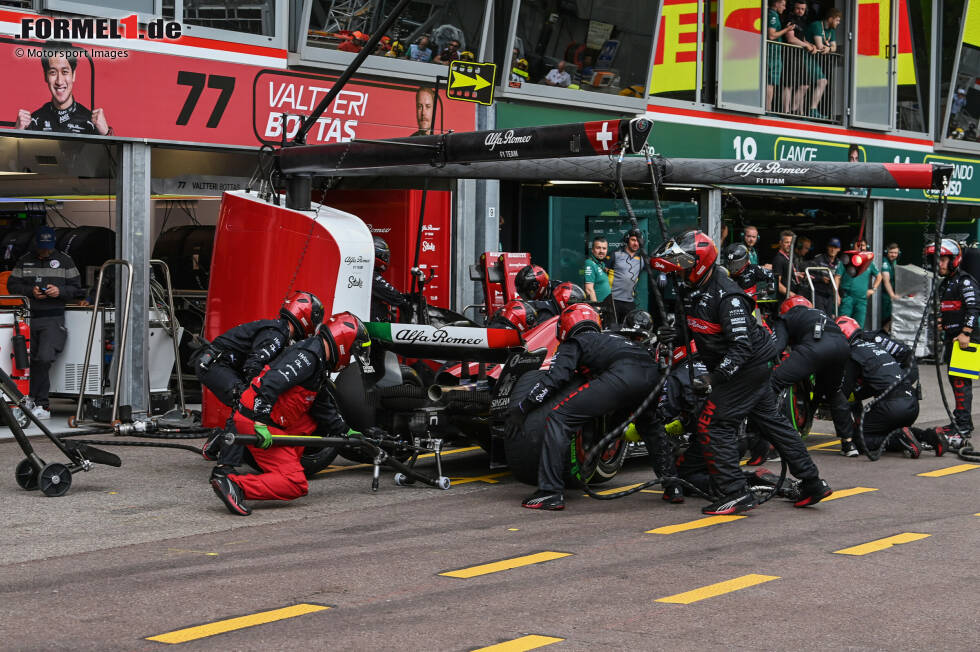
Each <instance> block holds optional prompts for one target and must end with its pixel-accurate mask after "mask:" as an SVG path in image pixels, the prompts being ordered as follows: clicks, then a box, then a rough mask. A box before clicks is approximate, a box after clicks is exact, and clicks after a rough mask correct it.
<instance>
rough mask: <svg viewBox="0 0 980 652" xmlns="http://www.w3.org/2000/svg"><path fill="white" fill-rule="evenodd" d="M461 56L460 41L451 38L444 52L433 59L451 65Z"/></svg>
mask: <svg viewBox="0 0 980 652" xmlns="http://www.w3.org/2000/svg"><path fill="white" fill-rule="evenodd" d="M459 58H460V56H459V41H457V40H456V39H451V40H450V41H449V43H448V44H447V45H446V47H445V48H443V50H442V52H440V53H439V54H437V55H436V58H435V59H433V62H434V63H441V64H444V65H447V66H448V65H449V64H450V63H452V62H453V61H458V60H459Z"/></svg>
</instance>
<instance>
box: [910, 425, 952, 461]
mask: <svg viewBox="0 0 980 652" xmlns="http://www.w3.org/2000/svg"><path fill="white" fill-rule="evenodd" d="M912 434H913V435H915V438H916V439H918V440H919V441H920V442H921V443H922V448H923V449H925V447H926V444H928V445H929V448H931V449H932V452H934V453H935V454H936V457H942V456H943V455H945V454H946V451H948V450H949V440H948V439H947V438H946V433H945V432H943V430H942V429H941V428H927V429H924V430H923V429H922V428H912Z"/></svg>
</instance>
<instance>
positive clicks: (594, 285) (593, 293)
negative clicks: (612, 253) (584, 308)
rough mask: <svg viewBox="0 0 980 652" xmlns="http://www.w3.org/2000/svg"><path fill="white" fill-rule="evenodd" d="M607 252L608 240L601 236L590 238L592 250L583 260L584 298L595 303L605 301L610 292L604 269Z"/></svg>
mask: <svg viewBox="0 0 980 652" xmlns="http://www.w3.org/2000/svg"><path fill="white" fill-rule="evenodd" d="M608 251H609V241H608V240H606V239H605V238H603V237H602V236H601V235H597V236H596V237H594V238H592V250H591V251H590V252H589V256H588V257H587V258H586V259H585V298H586V299H588V300H589V301H593V302H595V303H599V302H601V301H605V299H606V297H608V296H609V293H610V292H612V288H611V287H609V270H608V269H607V268H606V260H607V253H608Z"/></svg>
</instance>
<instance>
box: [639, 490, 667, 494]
mask: <svg viewBox="0 0 980 652" xmlns="http://www.w3.org/2000/svg"><path fill="white" fill-rule="evenodd" d="M640 493H641V494H662V493H663V491H662V490H660V489H640Z"/></svg>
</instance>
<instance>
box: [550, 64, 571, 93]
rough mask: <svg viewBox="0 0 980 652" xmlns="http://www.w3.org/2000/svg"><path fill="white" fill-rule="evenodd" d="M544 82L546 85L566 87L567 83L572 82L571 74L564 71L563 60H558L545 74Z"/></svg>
mask: <svg viewBox="0 0 980 652" xmlns="http://www.w3.org/2000/svg"><path fill="white" fill-rule="evenodd" d="M544 83H545V84H547V85H548V86H558V87H560V88H568V85H569V84H571V83H572V76H571V75H569V74H568V73H567V72H565V62H564V61H559V62H558V65H557V66H555V67H554V68H552V69H551V70H549V71H548V74H547V75H545V78H544Z"/></svg>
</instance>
